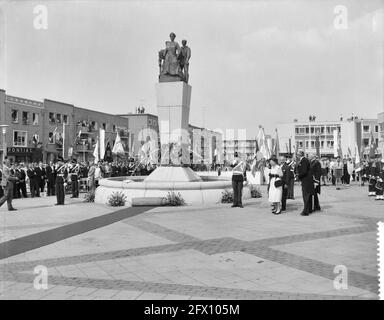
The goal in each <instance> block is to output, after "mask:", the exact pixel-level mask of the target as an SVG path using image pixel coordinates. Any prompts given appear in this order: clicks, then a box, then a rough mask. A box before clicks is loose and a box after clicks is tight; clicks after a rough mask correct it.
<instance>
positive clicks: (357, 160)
mask: <svg viewBox="0 0 384 320" xmlns="http://www.w3.org/2000/svg"><path fill="white" fill-rule="evenodd" d="M359 163H360V153H359V147H358V146H357V143H356V142H355V164H359Z"/></svg>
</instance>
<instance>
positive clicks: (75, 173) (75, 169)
mask: <svg viewBox="0 0 384 320" xmlns="http://www.w3.org/2000/svg"><path fill="white" fill-rule="evenodd" d="M79 170H80V166H79V164H78V163H76V160H72V167H71V168H70V169H69V173H70V176H71V190H72V196H71V198H78V197H79Z"/></svg>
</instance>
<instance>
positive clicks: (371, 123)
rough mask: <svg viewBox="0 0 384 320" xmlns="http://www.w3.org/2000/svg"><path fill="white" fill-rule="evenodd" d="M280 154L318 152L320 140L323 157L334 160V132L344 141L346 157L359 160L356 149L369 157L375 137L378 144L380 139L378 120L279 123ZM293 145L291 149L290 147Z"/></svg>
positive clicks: (343, 149)
mask: <svg viewBox="0 0 384 320" xmlns="http://www.w3.org/2000/svg"><path fill="white" fill-rule="evenodd" d="M277 128H278V132H279V140H280V141H279V142H280V151H283V152H285V151H287V152H289V150H288V149H290V151H291V152H295V150H296V149H303V150H304V152H305V153H307V154H309V153H316V151H317V146H316V141H319V145H318V149H319V152H320V155H321V156H327V157H333V156H334V150H335V139H334V137H335V136H334V131H335V130H336V131H337V134H338V137H339V139H340V149H341V153H342V156H343V157H350V156H351V157H356V146H357V148H358V152H359V153H360V155H362V154H364V155H367V154H369V143H370V137H371V134H372V135H373V137H374V140H375V143H376V145H377V143H378V138H379V131H378V128H379V126H378V120H377V119H362V118H357V117H351V118H349V119H345V120H344V119H339V120H337V121H317V120H314V121H294V122H291V123H281V124H278V127H277ZM289 146H290V147H289ZM286 149H287V150H286Z"/></svg>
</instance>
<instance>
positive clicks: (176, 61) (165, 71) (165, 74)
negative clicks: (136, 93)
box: [159, 32, 191, 83]
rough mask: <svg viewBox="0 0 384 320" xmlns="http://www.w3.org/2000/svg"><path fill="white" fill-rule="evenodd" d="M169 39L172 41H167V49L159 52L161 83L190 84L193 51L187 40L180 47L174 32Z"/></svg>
mask: <svg viewBox="0 0 384 320" xmlns="http://www.w3.org/2000/svg"><path fill="white" fill-rule="evenodd" d="M169 37H170V39H171V41H166V42H165V49H163V50H160V51H159V68H160V75H159V81H160V82H171V81H184V82H186V83H188V78H189V59H190V58H191V49H190V48H189V47H188V46H187V40H182V42H181V43H182V46H181V47H180V45H179V44H178V43H177V42H176V41H175V38H176V35H175V34H174V33H173V32H172V33H171V34H170V35H169Z"/></svg>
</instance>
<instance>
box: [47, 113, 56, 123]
mask: <svg viewBox="0 0 384 320" xmlns="http://www.w3.org/2000/svg"><path fill="white" fill-rule="evenodd" d="M48 117H49V122H50V123H55V122H56V121H55V115H54V114H53V112H50V113H49V116H48Z"/></svg>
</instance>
